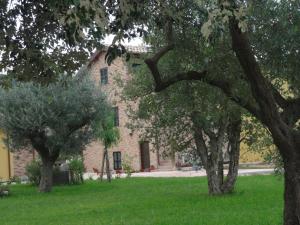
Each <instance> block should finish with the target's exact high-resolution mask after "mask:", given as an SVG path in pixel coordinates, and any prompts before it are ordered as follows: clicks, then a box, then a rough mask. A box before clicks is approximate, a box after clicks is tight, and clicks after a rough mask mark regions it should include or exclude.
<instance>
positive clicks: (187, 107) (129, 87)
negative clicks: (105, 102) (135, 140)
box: [118, 36, 241, 195]
mask: <svg viewBox="0 0 300 225" xmlns="http://www.w3.org/2000/svg"><path fill="white" fill-rule="evenodd" d="M156 37H157V36H156ZM194 47H195V46H194ZM189 50H191V51H192V49H188V48H186V51H187V52H189ZM183 55H184V53H182V55H181V56H183ZM184 59H185V57H181V58H178V57H177V54H171V55H170V54H169V55H168V57H167V59H165V60H164V61H163V63H161V65H160V66H161V69H164V71H168V73H170V74H172V72H173V71H180V70H182V69H183V68H182V65H185V63H188V62H187V61H185V60H184ZM130 63H132V62H130ZM171 63H172V69H170V68H169V67H168V66H169V65H171ZM189 63H190V65H189V66H192V63H191V61H189ZM168 69H169V70H168ZM131 73H132V74H133V79H131V80H129V81H125V82H124V81H123V82H122V79H120V80H119V81H118V83H119V84H120V87H121V88H122V89H123V92H122V95H123V97H124V100H126V101H128V103H129V104H128V107H129V109H130V110H129V112H130V118H131V120H130V123H128V126H129V128H131V129H133V130H138V131H139V133H142V138H143V139H145V140H149V141H151V142H152V144H153V146H155V148H156V151H157V152H158V153H159V154H163V155H173V154H174V153H175V152H179V153H182V152H192V153H195V154H196V155H197V157H198V158H200V159H201V164H202V165H203V166H204V168H205V170H206V173H207V179H208V190H209V193H210V194H212V195H216V194H225V193H230V192H232V191H233V190H234V185H235V181H236V179H237V175H238V162H239V151H240V148H239V147H240V132H241V112H240V110H239V109H238V108H237V107H236V106H233V105H232V104H231V103H230V102H228V100H227V99H226V98H225V97H224V96H223V94H222V93H221V92H220V91H217V92H213V93H212V92H210V91H209V88H208V87H207V85H203V84H199V83H198V84H197V83H191V82H188V81H187V82H182V83H180V84H177V85H175V86H174V87H170V88H168V89H167V90H164V91H163V92H161V93H159V94H152V93H153V83H154V81H153V79H151V76H149V71H148V70H147V68H146V67H145V66H140V67H138V68H137V69H133V71H131ZM199 96H201V97H199ZM132 102H138V104H137V105H136V104H135V105H132ZM225 163H228V165H229V172H228V175H227V176H224V164H225Z"/></svg>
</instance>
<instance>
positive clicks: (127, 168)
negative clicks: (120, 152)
mask: <svg viewBox="0 0 300 225" xmlns="http://www.w3.org/2000/svg"><path fill="white" fill-rule="evenodd" d="M131 162H132V157H130V156H129V155H124V157H123V161H122V168H123V171H124V172H125V173H126V177H127V178H129V177H131V174H132V172H133V168H132V165H131Z"/></svg>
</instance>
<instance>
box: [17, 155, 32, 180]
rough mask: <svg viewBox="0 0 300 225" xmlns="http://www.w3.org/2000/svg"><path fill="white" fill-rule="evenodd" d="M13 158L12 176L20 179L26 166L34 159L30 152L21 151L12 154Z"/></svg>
mask: <svg viewBox="0 0 300 225" xmlns="http://www.w3.org/2000/svg"><path fill="white" fill-rule="evenodd" d="M13 158H14V163H13V167H14V168H13V174H14V176H18V177H20V176H24V175H25V172H26V171H25V168H26V165H27V164H28V163H30V162H31V161H32V160H33V159H34V154H33V151H32V150H21V151H16V152H14V154H13Z"/></svg>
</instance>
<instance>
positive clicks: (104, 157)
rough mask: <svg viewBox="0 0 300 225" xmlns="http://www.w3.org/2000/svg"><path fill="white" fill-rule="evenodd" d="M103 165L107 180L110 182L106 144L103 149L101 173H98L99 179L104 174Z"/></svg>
mask: <svg viewBox="0 0 300 225" xmlns="http://www.w3.org/2000/svg"><path fill="white" fill-rule="evenodd" d="M104 165H105V171H106V176H107V181H108V182H111V172H110V167H109V158H108V150H107V147H106V146H105V147H104V151H103V158H102V165H101V174H100V180H101V181H102V180H103V175H104Z"/></svg>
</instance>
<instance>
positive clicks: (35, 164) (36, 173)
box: [25, 160, 41, 186]
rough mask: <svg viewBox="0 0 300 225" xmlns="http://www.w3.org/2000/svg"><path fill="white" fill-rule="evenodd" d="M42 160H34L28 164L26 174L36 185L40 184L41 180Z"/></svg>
mask: <svg viewBox="0 0 300 225" xmlns="http://www.w3.org/2000/svg"><path fill="white" fill-rule="evenodd" d="M40 168H41V162H39V161H37V160H32V161H31V162H30V163H28V164H27V165H26V168H25V169H26V175H27V176H28V179H29V182H30V183H32V184H34V185H36V186H37V185H39V183H40V180H41V169H40Z"/></svg>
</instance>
